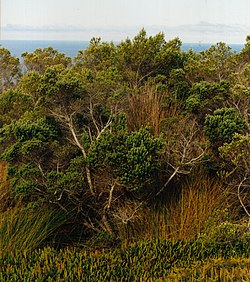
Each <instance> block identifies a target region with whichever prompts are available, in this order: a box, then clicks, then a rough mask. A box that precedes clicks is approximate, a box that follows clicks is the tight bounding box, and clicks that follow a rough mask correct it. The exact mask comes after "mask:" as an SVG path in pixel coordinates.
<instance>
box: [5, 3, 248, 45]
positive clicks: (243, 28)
mask: <svg viewBox="0 0 250 282" xmlns="http://www.w3.org/2000/svg"><path fill="white" fill-rule="evenodd" d="M0 1H1V39H2V40H6V39H26V40H84V41H89V40H90V39H91V38H92V37H101V38H102V40H104V41H111V40H112V41H120V40H125V39H126V38H127V37H130V38H133V37H134V36H135V35H136V34H138V32H139V31H140V30H141V29H142V28H145V30H146V31H147V33H148V34H149V35H153V34H156V33H158V32H164V34H165V37H166V39H169V40H170V39H173V38H175V37H179V38H180V39H181V41H182V42H184V43H216V42H219V41H222V42H226V43H240V44H243V43H244V42H245V38H246V36H247V35H248V34H250V17H249V11H250V1H249V0H0Z"/></svg>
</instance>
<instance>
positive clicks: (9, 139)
mask: <svg viewBox="0 0 250 282" xmlns="http://www.w3.org/2000/svg"><path fill="white" fill-rule="evenodd" d="M181 44H182V43H181V41H180V40H179V39H178V38H175V39H173V40H170V41H166V40H165V37H164V34H163V33H158V34H156V35H155V36H147V34H146V32H145V30H141V31H140V32H139V34H138V35H137V36H135V37H134V38H133V39H132V40H131V39H126V40H124V41H122V42H120V43H119V44H114V43H112V42H111V43H108V42H102V41H101V39H99V38H93V39H92V40H91V41H90V44H89V47H88V48H87V49H86V50H80V51H79V52H78V55H77V56H76V57H75V58H74V59H71V58H69V57H67V56H66V55H64V54H62V53H59V52H58V51H57V50H54V49H53V48H52V47H48V48H45V49H43V50H41V49H37V50H35V51H34V52H33V53H27V52H26V53H24V54H23V55H22V60H21V61H20V60H19V59H18V58H14V57H13V56H12V55H11V54H10V52H9V51H8V50H6V49H4V48H0V63H1V68H0V77H1V79H0V113H1V115H0V158H1V164H0V178H1V190H0V192H1V193H0V199H1V202H0V208H1V213H2V222H0V225H1V226H0V229H2V228H4V226H5V225H4V224H5V223H4V222H5V221H6V218H7V217H8V216H9V214H11V216H10V218H12V217H13V220H14V218H15V220H17V222H19V220H20V219H21V218H22V217H23V213H24V211H23V210H25V213H27V214H29V216H30V220H31V222H32V220H33V219H32V218H33V217H34V216H37V210H39V211H40V213H41V215H43V216H44V218H43V217H41V225H39V224H38V225H37V230H41V228H42V226H43V224H45V223H46V222H47V224H48V226H50V223H51V225H53V226H54V227H51V226H50V227H48V230H49V231H48V234H47V236H45V235H43V236H41V243H43V244H46V243H48V242H53V244H55V245H59V246H61V245H64V244H69V243H70V244H83V242H85V241H86V240H87V242H88V244H91V242H95V240H97V239H96V238H99V239H100V238H102V236H104V237H105V238H106V237H107V238H110V243H111V244H114V245H115V244H119V243H117V242H121V241H131V240H134V239H136V238H144V239H153V238H154V239H173V238H174V239H191V238H197V237H198V236H201V234H203V233H204V232H205V233H206V232H207V231H208V230H209V229H214V228H215V227H216V226H220V225H221V224H223V223H225V222H226V223H228V222H232V224H234V223H235V222H236V221H237V222H238V221H243V220H245V219H248V220H249V218H250V208H249V203H250V202H249V200H250V199H249V184H250V182H249V181H250V179H249V175H250V174H249V173H250V171H249V166H250V164H249V151H250V142H249V103H250V61H249V58H250V41H249V38H248V37H247V41H246V44H245V47H244V48H243V49H242V50H241V52H239V53H236V52H234V51H232V50H231V48H230V47H229V46H227V45H226V44H224V43H218V44H215V45H213V46H211V47H210V48H209V49H208V50H205V51H202V52H200V53H195V52H193V51H192V50H190V51H188V52H184V51H182V50H181ZM16 209H20V213H17V212H16ZM226 211H227V212H226ZM18 217H19V219H18ZM60 218H61V221H60V220H58V219H60ZM26 220H29V217H27V218H26ZM13 222H14V221H13ZM18 224H19V223H18ZM22 224H23V223H22ZM22 224H21V221H20V225H22ZM23 226H26V225H25V224H24V225H23ZM244 226H245V225H244ZM20 228H21V227H20ZM23 228H24V227H23ZM25 228H26V232H28V231H30V232H31V233H32V232H33V233H34V234H37V233H36V232H37V230H36V231H35V230H32V228H30V230H28V229H29V227H25ZM46 230H47V229H46ZM38 232H39V231H38ZM14 233H15V232H14ZM15 234H16V233H15ZM15 236H16V235H15ZM211 236H212V235H211ZM9 237H10V238H9V240H10V242H11V238H12V235H10V236H9ZM15 238H18V236H16V237H14V239H15ZM20 238H23V237H22V236H20ZM20 240H23V239H20ZM100 240H101V241H102V239H100ZM0 241H1V240H0ZM104 241H105V240H104ZM102 242H103V241H102ZM10 245H11V244H10ZM17 246H18V244H17ZM34 247H37V244H36V243H34ZM17 249H18V247H17ZM29 249H30V248H29Z"/></svg>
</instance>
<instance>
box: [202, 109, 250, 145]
mask: <svg viewBox="0 0 250 282" xmlns="http://www.w3.org/2000/svg"><path fill="white" fill-rule="evenodd" d="M246 129H247V123H246V121H245V120H244V118H243V116H242V115H241V114H240V113H239V112H237V110H236V109H234V108H221V109H218V110H215V111H214V113H213V115H206V118H205V123H204V130H205V133H206V135H207V136H208V138H209V140H210V142H211V143H213V145H216V144H217V145H218V144H223V143H224V142H231V141H232V138H233V135H234V134H235V133H243V132H244V131H245V130H246Z"/></svg>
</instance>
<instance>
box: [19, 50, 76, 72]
mask: <svg viewBox="0 0 250 282" xmlns="http://www.w3.org/2000/svg"><path fill="white" fill-rule="evenodd" d="M22 58H23V60H24V66H25V68H26V70H27V71H37V72H39V73H42V72H44V71H45V70H46V68H48V67H49V66H55V65H63V66H64V67H67V66H69V65H70V63H71V58H70V57H67V56H65V54H63V53H59V52H58V51H57V50H55V49H53V48H52V47H47V48H44V49H40V48H38V49H36V50H35V51H34V52H33V53H28V52H25V53H23V54H22Z"/></svg>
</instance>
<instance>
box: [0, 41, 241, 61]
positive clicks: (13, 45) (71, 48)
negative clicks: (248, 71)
mask: <svg viewBox="0 0 250 282" xmlns="http://www.w3.org/2000/svg"><path fill="white" fill-rule="evenodd" d="M88 45H89V42H88V41H45V40H2V41H1V44H0V46H2V47H4V48H7V49H8V50H9V51H10V52H11V54H12V55H13V56H15V57H19V58H21V54H22V53H23V52H29V53H30V52H33V51H34V50H35V49H36V48H45V47H48V46H52V47H53V48H54V49H57V50H58V51H59V52H61V53H65V54H66V55H67V56H69V57H71V58H74V57H75V56H76V55H77V53H78V51H79V50H84V49H86V48H87V47H88ZM211 45H212V44H209V43H183V44H182V47H181V48H182V50H184V51H188V50H189V49H190V48H192V49H193V50H194V51H195V52H200V51H203V50H206V49H208V48H209V47H210V46H211ZM229 46H230V47H231V48H232V50H235V51H236V52H239V51H240V50H241V49H242V48H243V47H244V45H243V44H229Z"/></svg>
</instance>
